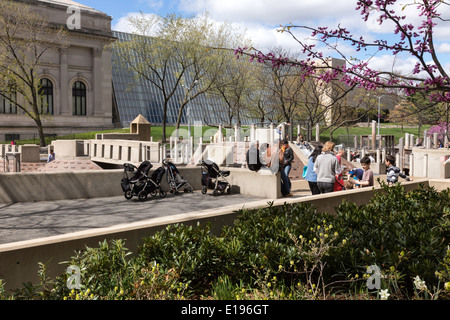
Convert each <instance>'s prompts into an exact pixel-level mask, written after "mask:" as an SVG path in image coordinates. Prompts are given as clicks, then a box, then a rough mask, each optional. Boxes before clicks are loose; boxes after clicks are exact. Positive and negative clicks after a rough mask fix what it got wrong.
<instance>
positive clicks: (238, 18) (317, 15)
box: [113, 0, 450, 73]
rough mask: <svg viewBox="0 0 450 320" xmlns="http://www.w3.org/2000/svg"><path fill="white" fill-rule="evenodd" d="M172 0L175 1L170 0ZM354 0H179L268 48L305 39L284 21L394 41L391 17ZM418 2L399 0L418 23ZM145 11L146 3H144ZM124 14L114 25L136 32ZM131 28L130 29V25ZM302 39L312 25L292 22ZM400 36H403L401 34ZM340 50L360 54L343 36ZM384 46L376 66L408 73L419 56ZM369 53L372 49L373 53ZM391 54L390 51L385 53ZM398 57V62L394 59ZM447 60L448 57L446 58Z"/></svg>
mask: <svg viewBox="0 0 450 320" xmlns="http://www.w3.org/2000/svg"><path fill="white" fill-rule="evenodd" d="M140 1H142V2H144V3H147V4H150V6H151V7H152V8H153V9H157V8H158V6H159V5H160V4H161V1H162V0H140ZM169 6H170V5H169ZM355 6H356V5H355V1H350V0H315V1H307V0H282V1H278V2H274V1H273V0H226V1H225V0H180V1H179V6H178V10H180V11H183V12H185V13H186V14H196V13H199V12H202V11H208V13H209V15H210V18H211V19H212V20H214V21H217V22H218V23H221V22H223V21H228V22H230V23H232V24H233V25H234V26H236V27H237V28H239V29H240V30H247V36H248V37H249V38H250V39H251V40H252V42H253V44H254V46H255V47H256V48H258V49H261V50H263V51H267V50H269V49H271V48H274V47H283V48H284V49H286V50H287V51H289V52H291V53H297V52H299V51H300V50H301V47H300V45H299V44H298V43H297V42H296V41H295V40H294V39H293V38H292V36H290V35H289V34H287V33H280V32H277V29H279V28H280V25H288V24H290V23H292V24H294V25H305V26H311V27H317V26H328V27H329V28H335V27H337V26H338V25H341V26H342V27H346V28H348V29H349V30H350V32H351V33H353V34H354V36H355V37H356V38H359V36H363V37H364V39H365V40H366V41H373V40H374V39H379V38H386V39H389V40H390V41H391V42H394V41H395V39H396V38H395V37H394V35H393V30H394V26H393V24H392V23H387V22H385V23H383V24H382V25H381V26H380V25H379V24H378V21H377V18H378V15H377V12H376V11H373V12H372V16H371V17H370V18H369V20H368V21H367V22H365V21H363V20H362V16H361V15H360V13H359V12H358V11H356V10H355ZM416 8H417V7H416V6H407V7H402V4H396V6H395V9H396V11H397V12H398V13H400V14H404V15H407V16H408V18H407V20H406V21H405V23H406V22H408V23H413V24H414V25H415V26H416V27H417V26H418V25H419V24H420V23H421V21H422V19H423V17H419V16H418V15H417V9H416ZM143 10H144V11H145V9H143ZM440 10H442V14H443V17H446V18H447V17H448V16H450V6H441V8H440ZM132 15H135V14H134V13H130V14H128V16H127V17H122V18H120V19H119V20H118V21H117V23H116V24H115V25H114V26H113V28H114V29H115V30H122V31H127V32H131V31H134V30H132V28H131V27H130V25H129V24H128V22H127V18H128V17H129V16H132ZM445 24H447V25H448V23H441V24H440V25H438V27H437V28H436V32H435V34H434V35H435V38H436V41H439V40H440V41H448V39H449V38H450V31H448V30H449V29H448V28H445ZM130 30H131V31H130ZM291 30H292V31H293V32H294V33H295V35H296V36H297V37H298V39H299V40H301V41H306V42H308V43H311V40H309V39H308V38H309V37H310V34H311V33H310V31H308V30H305V29H301V28H293V29H291ZM397 39H398V38H397ZM338 48H339V50H340V52H342V53H343V54H344V55H345V56H346V57H351V56H355V55H357V54H358V53H357V52H356V51H355V50H354V47H352V46H351V45H350V44H349V43H344V42H342V41H341V42H340V43H339V47H338ZM324 50H325V51H324V54H325V55H330V56H334V57H338V55H337V53H335V52H333V51H332V50H330V49H324ZM437 50H438V52H439V53H441V54H447V53H450V43H448V42H444V43H441V44H440V45H439V46H438V48H437ZM386 53H387V52H381V53H379V54H381V55H379V56H378V57H374V58H372V59H371V64H372V65H373V66H375V69H379V70H391V69H392V66H393V65H395V70H401V71H402V72H404V73H409V72H411V70H412V69H413V68H414V64H415V62H416V61H415V60H414V59H412V58H411V57H408V56H403V57H402V58H395V57H394V56H392V55H388V54H386ZM368 54H370V53H368ZM382 54H386V55H382ZM359 57H360V59H366V58H367V56H364V52H360V53H359ZM394 62H395V63H394ZM445 63H447V61H445Z"/></svg>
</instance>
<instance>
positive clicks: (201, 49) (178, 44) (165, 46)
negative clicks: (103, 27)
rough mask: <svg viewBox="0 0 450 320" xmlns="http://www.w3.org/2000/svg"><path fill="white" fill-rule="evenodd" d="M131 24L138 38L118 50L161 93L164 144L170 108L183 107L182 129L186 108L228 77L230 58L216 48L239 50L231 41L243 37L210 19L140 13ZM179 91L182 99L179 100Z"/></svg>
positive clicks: (205, 16)
mask: <svg viewBox="0 0 450 320" xmlns="http://www.w3.org/2000/svg"><path fill="white" fill-rule="evenodd" d="M129 20H130V23H131V25H132V26H133V27H134V28H135V29H136V32H135V35H136V36H135V37H134V38H133V39H132V40H131V41H129V42H123V43H116V44H114V45H115V46H116V47H117V49H118V52H119V59H120V60H121V61H122V63H124V64H125V65H126V67H127V68H129V69H130V70H131V71H133V72H134V73H135V74H136V76H137V78H138V79H140V80H143V81H145V82H150V83H151V85H153V86H154V87H155V88H157V90H159V92H160V93H161V95H162V97H163V109H164V110H163V124H162V125H163V135H162V140H163V142H165V141H166V124H167V111H168V106H169V104H170V103H175V104H178V105H179V109H178V117H177V129H178V128H179V126H180V121H181V117H182V114H183V110H184V108H185V107H186V106H187V104H188V103H190V102H191V101H193V100H194V99H196V98H197V97H199V96H200V95H202V94H205V93H206V92H207V91H208V90H210V88H211V85H212V83H213V81H214V79H215V78H216V77H217V76H218V75H219V74H221V73H223V72H224V66H225V65H226V64H225V63H224V61H225V60H226V59H227V57H226V56H225V54H224V53H225V52H222V51H220V50H218V49H216V48H220V47H221V46H227V45H229V44H231V45H232V46H236V45H237V42H232V41H233V40H235V39H237V38H238V37H235V34H234V30H233V29H232V28H231V27H230V25H229V24H226V23H224V24H222V25H220V26H217V25H214V24H213V23H212V22H211V21H209V18H208V15H207V13H204V14H203V15H201V16H200V17H199V18H184V17H181V16H177V15H175V14H169V15H167V16H166V17H165V18H162V17H159V16H155V15H152V16H149V15H144V14H142V13H141V15H140V16H138V17H133V18H130V19H129ZM227 54H228V55H229V52H227ZM180 91H181V92H183V94H182V95H179V94H177V93H178V92H180Z"/></svg>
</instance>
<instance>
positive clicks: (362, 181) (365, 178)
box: [348, 156, 373, 188]
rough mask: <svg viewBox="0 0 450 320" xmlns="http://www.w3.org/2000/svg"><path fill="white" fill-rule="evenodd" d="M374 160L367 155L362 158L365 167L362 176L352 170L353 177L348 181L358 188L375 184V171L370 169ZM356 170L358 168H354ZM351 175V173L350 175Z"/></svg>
mask: <svg viewBox="0 0 450 320" xmlns="http://www.w3.org/2000/svg"><path fill="white" fill-rule="evenodd" d="M371 162H372V161H371V160H370V158H369V157H367V156H365V157H363V158H362V159H361V161H360V163H361V167H362V168H363V170H364V171H363V173H362V175H361V176H359V177H358V176H357V175H356V172H352V173H353V174H352V176H353V177H352V178H349V179H348V182H350V183H352V184H355V185H356V187H357V188H363V187H372V186H373V171H372V170H371V169H370V163H371ZM354 171H356V170H354ZM349 177H350V175H349Z"/></svg>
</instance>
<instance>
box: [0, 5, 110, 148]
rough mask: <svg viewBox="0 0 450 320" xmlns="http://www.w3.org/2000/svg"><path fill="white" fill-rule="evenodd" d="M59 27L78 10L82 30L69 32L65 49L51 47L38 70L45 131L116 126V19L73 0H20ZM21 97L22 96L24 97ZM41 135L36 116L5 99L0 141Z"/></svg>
mask: <svg viewBox="0 0 450 320" xmlns="http://www.w3.org/2000/svg"><path fill="white" fill-rule="evenodd" d="M15 1H17V2H25V3H27V4H29V5H30V6H33V11H34V12H37V13H38V14H40V15H42V16H45V17H47V19H48V21H49V22H51V23H54V24H56V25H64V26H67V23H68V20H70V19H69V18H70V17H71V16H72V15H73V14H74V13H75V12H76V11H72V10H71V8H72V7H71V6H74V7H76V8H77V10H79V11H78V12H79V28H76V27H75V28H72V29H71V30H68V43H69V46H68V47H66V48H60V49H58V50H51V51H49V52H48V53H47V54H46V56H44V57H43V59H42V60H41V62H40V69H39V72H38V75H39V78H40V81H41V84H42V90H43V98H44V99H45V100H46V101H47V104H48V112H49V116H44V117H43V124H44V133H45V134H46V135H61V134H70V133H78V132H87V131H94V130H104V129H111V128H113V123H112V84H111V83H112V79H111V77H112V75H111V74H112V73H111V69H112V67H111V50H110V49H109V48H108V45H110V44H111V43H112V42H113V41H115V38H114V37H113V35H112V31H111V21H112V18H111V17H110V16H108V15H107V14H105V13H103V12H100V11H97V10H95V9H93V8H90V7H87V6H85V5H82V4H79V3H76V2H74V1H71V0H15ZM17 99H18V100H19V99H21V97H20V96H18V97H17ZM35 137H36V138H37V137H38V136H37V129H36V126H35V123H34V121H33V120H31V119H30V118H29V117H28V116H27V115H25V114H24V113H23V112H22V111H21V110H20V109H19V108H14V107H12V106H11V104H10V103H8V101H6V99H4V98H0V141H4V140H7V141H8V140H13V139H16V140H17V139H27V138H35Z"/></svg>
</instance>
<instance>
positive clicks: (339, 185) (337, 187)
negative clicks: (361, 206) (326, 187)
mask: <svg viewBox="0 0 450 320" xmlns="http://www.w3.org/2000/svg"><path fill="white" fill-rule="evenodd" d="M341 190H345V186H344V179H342V176H336V180H335V181H334V188H333V191H341Z"/></svg>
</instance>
